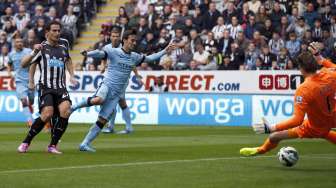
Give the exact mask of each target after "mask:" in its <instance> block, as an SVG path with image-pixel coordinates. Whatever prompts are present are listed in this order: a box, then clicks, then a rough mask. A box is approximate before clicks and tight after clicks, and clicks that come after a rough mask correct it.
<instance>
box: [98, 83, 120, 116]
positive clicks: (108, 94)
mask: <svg viewBox="0 0 336 188" xmlns="http://www.w3.org/2000/svg"><path fill="white" fill-rule="evenodd" d="M93 96H94V97H101V98H102V99H103V101H104V102H103V104H102V105H100V111H99V117H101V118H103V119H105V120H109V119H111V116H112V113H113V112H114V111H115V109H116V106H117V104H118V102H119V100H120V94H118V92H116V91H113V90H111V89H110V88H109V87H108V86H107V85H106V84H104V83H103V82H102V83H101V84H100V86H99V88H98V89H97V91H96V93H95V94H94V95H93Z"/></svg>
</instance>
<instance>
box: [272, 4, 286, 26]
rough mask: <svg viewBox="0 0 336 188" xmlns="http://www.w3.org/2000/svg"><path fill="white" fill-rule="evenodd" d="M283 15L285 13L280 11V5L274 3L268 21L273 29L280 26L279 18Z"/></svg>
mask: <svg viewBox="0 0 336 188" xmlns="http://www.w3.org/2000/svg"><path fill="white" fill-rule="evenodd" d="M284 15H285V13H284V12H283V10H281V7H280V3H279V2H275V3H274V4H273V9H272V13H271V14H270V19H271V21H272V25H273V26H274V27H275V28H278V27H279V26H280V24H281V17H282V16H284Z"/></svg>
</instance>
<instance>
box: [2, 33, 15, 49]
mask: <svg viewBox="0 0 336 188" xmlns="http://www.w3.org/2000/svg"><path fill="white" fill-rule="evenodd" d="M3 46H7V47H8V49H9V51H11V49H12V48H11V47H12V46H11V43H10V42H8V40H7V33H6V32H3V31H0V48H2V47H3Z"/></svg>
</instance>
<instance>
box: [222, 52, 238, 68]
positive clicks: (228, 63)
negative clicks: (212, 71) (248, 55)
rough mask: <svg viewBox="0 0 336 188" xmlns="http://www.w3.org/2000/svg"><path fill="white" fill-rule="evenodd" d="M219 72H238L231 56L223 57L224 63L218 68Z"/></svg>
mask: <svg viewBox="0 0 336 188" xmlns="http://www.w3.org/2000/svg"><path fill="white" fill-rule="evenodd" d="M218 70H238V69H236V66H235V65H234V63H233V61H231V57H230V56H229V55H225V56H224V57H223V62H222V63H221V64H220V65H219V66H218Z"/></svg>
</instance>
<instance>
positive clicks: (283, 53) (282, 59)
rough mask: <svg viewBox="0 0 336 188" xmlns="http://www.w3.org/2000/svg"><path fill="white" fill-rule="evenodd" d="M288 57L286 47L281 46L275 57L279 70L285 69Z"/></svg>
mask: <svg viewBox="0 0 336 188" xmlns="http://www.w3.org/2000/svg"><path fill="white" fill-rule="evenodd" d="M289 59H290V57H289V55H288V51H287V49H286V48H281V50H280V54H279V55H278V57H277V64H278V66H279V68H280V70H285V69H286V66H287V63H288V61H289Z"/></svg>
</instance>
